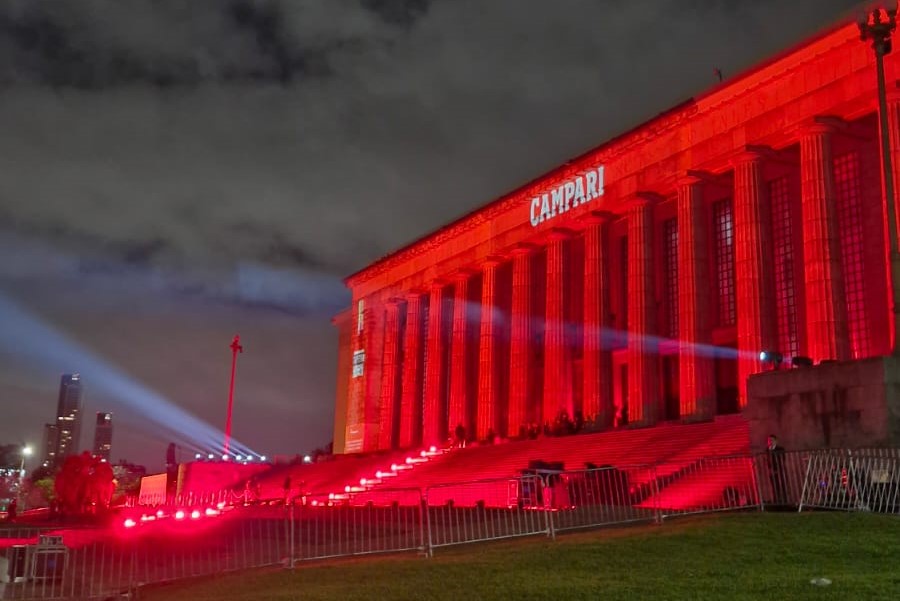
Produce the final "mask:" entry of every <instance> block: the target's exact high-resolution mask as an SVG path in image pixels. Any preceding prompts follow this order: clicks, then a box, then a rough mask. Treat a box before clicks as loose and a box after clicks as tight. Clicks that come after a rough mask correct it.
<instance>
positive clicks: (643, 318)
mask: <svg viewBox="0 0 900 601" xmlns="http://www.w3.org/2000/svg"><path fill="white" fill-rule="evenodd" d="M656 200H657V198H656V197H655V196H653V195H644V194H641V195H638V196H637V197H636V198H635V200H634V203H633V205H632V207H631V208H630V209H629V210H628V422H629V423H632V424H634V423H639V424H643V425H648V426H651V425H653V424H655V423H656V421H657V419H658V416H659V404H660V390H659V353H658V346H659V344H658V342H657V341H656V339H655V336H656V334H657V332H656V297H655V295H654V286H653V283H654V280H655V278H654V271H653V269H654V261H653V204H654V203H655V201H656Z"/></svg>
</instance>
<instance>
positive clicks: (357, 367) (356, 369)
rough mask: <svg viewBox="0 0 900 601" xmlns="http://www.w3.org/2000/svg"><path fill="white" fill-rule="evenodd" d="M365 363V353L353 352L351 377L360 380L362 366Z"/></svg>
mask: <svg viewBox="0 0 900 601" xmlns="http://www.w3.org/2000/svg"><path fill="white" fill-rule="evenodd" d="M365 363H366V351H353V377H354V378H360V377H362V375H363V366H364V365H365Z"/></svg>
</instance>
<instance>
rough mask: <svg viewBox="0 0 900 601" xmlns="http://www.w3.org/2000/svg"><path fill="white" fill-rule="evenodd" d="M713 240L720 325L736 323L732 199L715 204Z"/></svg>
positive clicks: (713, 207)
mask: <svg viewBox="0 0 900 601" xmlns="http://www.w3.org/2000/svg"><path fill="white" fill-rule="evenodd" d="M712 209H713V241H714V243H715V245H716V247H715V251H716V290H717V293H718V301H719V305H718V306H719V325H720V326H731V325H734V323H735V313H736V311H735V296H734V213H733V210H732V205H731V199H730V198H726V199H725V200H720V201H719V202H717V203H715V204H713V206H712Z"/></svg>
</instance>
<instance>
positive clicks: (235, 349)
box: [225, 334, 244, 456]
mask: <svg viewBox="0 0 900 601" xmlns="http://www.w3.org/2000/svg"><path fill="white" fill-rule="evenodd" d="M230 348H231V386H229V387H228V416H227V417H226V418H225V456H227V455H228V447H229V446H230V445H231V411H232V408H233V407H234V372H235V370H236V369H237V356H238V353H243V352H244V347H242V346H241V337H240V335H238V334H235V335H234V340H232V341H231V347H230Z"/></svg>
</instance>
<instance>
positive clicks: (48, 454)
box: [41, 424, 59, 467]
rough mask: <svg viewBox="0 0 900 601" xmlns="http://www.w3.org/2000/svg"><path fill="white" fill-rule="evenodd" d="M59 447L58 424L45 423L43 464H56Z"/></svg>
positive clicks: (45, 465)
mask: <svg viewBox="0 0 900 601" xmlns="http://www.w3.org/2000/svg"><path fill="white" fill-rule="evenodd" d="M58 449H59V428H58V427H57V425H56V424H44V456H43V459H42V460H41V461H42V464H43V466H44V467H48V466H51V465H55V464H56V452H57V450H58Z"/></svg>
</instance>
